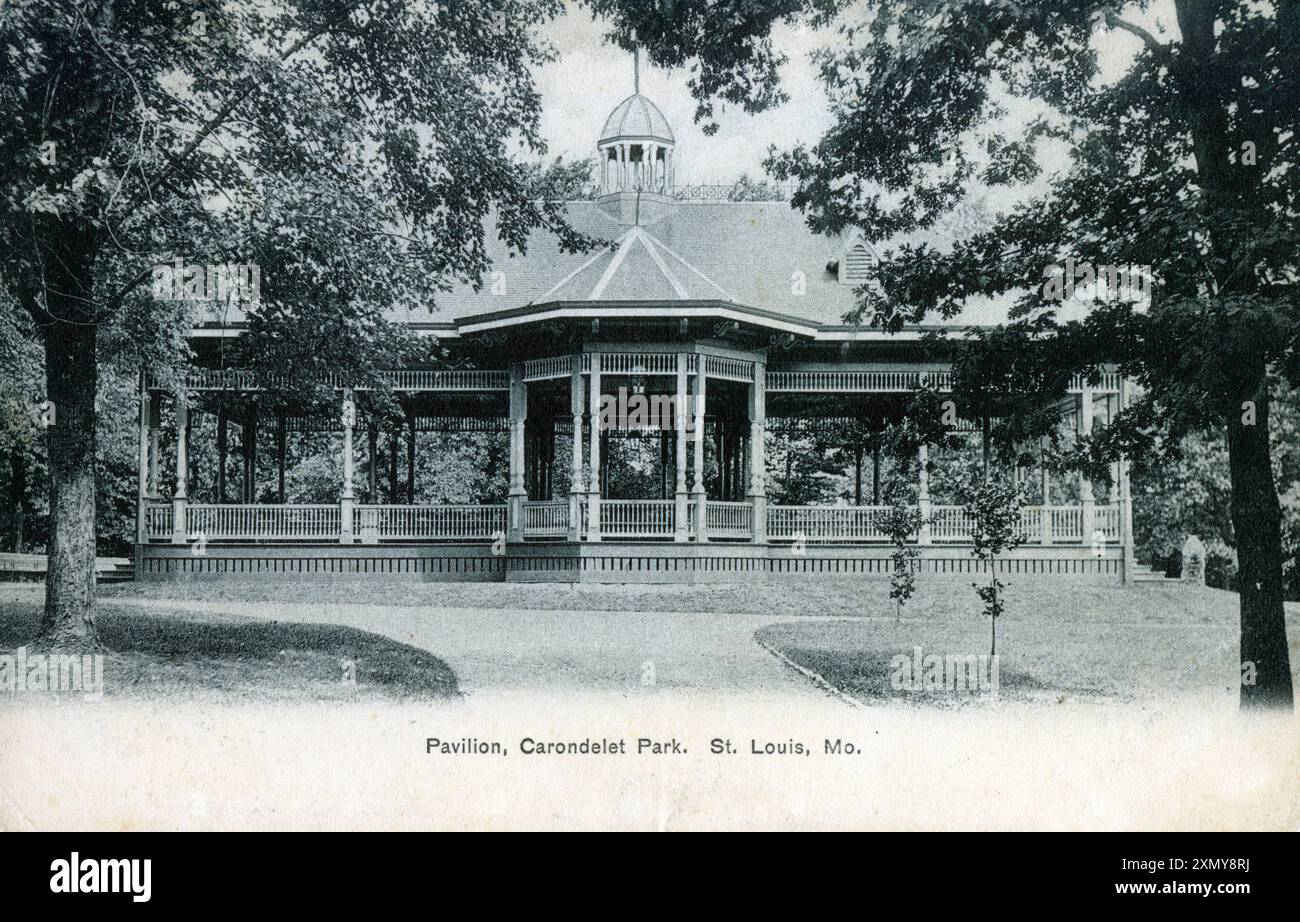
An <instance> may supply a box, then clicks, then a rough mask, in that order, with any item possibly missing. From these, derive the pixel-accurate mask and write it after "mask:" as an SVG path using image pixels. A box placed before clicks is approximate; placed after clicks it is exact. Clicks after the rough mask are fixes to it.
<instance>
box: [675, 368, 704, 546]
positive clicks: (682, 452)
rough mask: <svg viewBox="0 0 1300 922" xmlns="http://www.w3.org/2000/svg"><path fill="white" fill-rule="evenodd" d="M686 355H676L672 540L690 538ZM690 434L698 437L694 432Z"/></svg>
mask: <svg viewBox="0 0 1300 922" xmlns="http://www.w3.org/2000/svg"><path fill="white" fill-rule="evenodd" d="M687 403H688V400H687V396H686V353H684V352H679V353H677V399H676V400H674V401H673V452H674V459H675V463H674V467H675V468H676V475H677V476H676V479H677V485H676V488H675V490H674V492H673V515H674V517H673V523H674V525H673V540H674V541H686V540H687V539H688V538H689V537H690V524H689V523H688V522H687V516H688V515H689V514H690V503H689V502H688V494H687V492H686V408H687ZM692 434H695V435H698V433H696V432H695V431H694V430H692Z"/></svg>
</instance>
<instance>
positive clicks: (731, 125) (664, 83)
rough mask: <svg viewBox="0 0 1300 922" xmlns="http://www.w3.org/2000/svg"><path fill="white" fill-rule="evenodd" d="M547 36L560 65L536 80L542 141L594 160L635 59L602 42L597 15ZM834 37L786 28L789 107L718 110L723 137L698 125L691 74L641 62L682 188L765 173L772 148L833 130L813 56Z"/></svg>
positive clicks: (554, 27)
mask: <svg viewBox="0 0 1300 922" xmlns="http://www.w3.org/2000/svg"><path fill="white" fill-rule="evenodd" d="M543 34H544V35H545V36H546V37H547V38H548V39H549V40H550V41H551V42H552V43H553V44H554V45H555V47H556V49H557V50H558V51H559V53H560V57H559V60H557V61H555V62H553V63H551V64H550V65H548V66H546V67H544V68H542V69H541V70H540V71H539V72H538V74H537V88H538V90H539V92H540V93H541V94H542V136H543V137H544V138H545V139H546V142H547V144H548V145H549V147H550V152H549V156H556V155H560V154H563V155H564V158H565V159H566V160H573V159H580V158H582V157H590V156H595V153H596V138H597V136H598V135H599V134H600V129H601V128H602V127H604V124H605V119H606V118H607V117H608V116H609V113H610V112H612V111H613V109H614V107H615V106H616V105H618V104H619V102H620V101H622V100H623V99H624V98H625V97H627V96H629V95H631V93H632V56H631V55H630V54H628V53H627V52H625V51H622V50H620V49H618V48H615V47H614V46H613V45H607V44H604V43H603V42H602V40H601V36H602V34H603V30H602V29H601V27H600V24H599V23H597V22H593V20H592V18H591V14H590V13H589V12H586V11H584V10H578V9H575V10H573V11H571V12H570V13H569V14H568V15H567V16H565V17H563V18H562V19H559V20H557V21H556V22H555V23H552V24H551V25H550V26H549V27H548V28H546V29H545V30H544V31H543ZM829 38H830V36H829V34H820V35H819V34H815V33H812V32H810V31H808V30H804V29H800V30H797V31H796V30H793V29H788V28H786V29H782V30H780V31H779V32H778V39H779V46H780V47H781V49H782V50H783V51H785V52H786V54H787V55H789V57H790V62H789V63H788V64H787V65H786V67H785V69H784V70H783V72H782V74H781V77H782V80H781V85H782V88H783V89H784V90H785V92H786V93H787V94H788V95H789V96H790V102H789V103H788V104H786V105H785V106H782V107H780V108H778V109H775V110H772V111H769V112H765V113H763V114H762V115H758V116H751V115H748V114H746V113H745V112H744V111H743V110H741V109H739V108H737V107H729V108H728V109H726V110H723V109H722V107H721V106H718V107H716V112H715V119H716V121H717V122H718V125H719V128H718V133H717V134H715V135H713V136H712V137H705V135H704V133H703V132H702V131H700V129H699V128H698V127H697V126H696V125H695V122H694V114H695V101H694V100H693V99H691V95H690V93H689V92H688V90H687V88H686V82H687V80H688V79H689V78H690V74H689V73H688V72H687V71H686V70H685V69H678V70H675V71H670V70H660V69H659V68H653V67H650V66H649V64H647V62H646V60H645V57H644V56H642V60H641V94H642V95H643V96H645V97H647V98H648V99H650V100H651V101H652V102H653V103H655V105H657V106H658V107H659V108H660V110H662V112H663V114H664V117H665V118H667V119H668V124H669V125H670V126H671V127H672V129H673V134H674V135H676V136H677V149H676V153H675V154H674V155H673V163H674V166H675V168H676V172H677V182H678V183H705V182H713V181H718V182H732V181H734V180H736V179H737V178H739V176H740V174H741V173H748V174H749V175H750V176H751V177H758V176H761V175H762V172H763V169H762V166H761V164H762V161H763V158H764V157H765V156H766V155H767V149H768V146H769V145H771V144H775V145H776V146H777V147H778V148H780V149H788V148H790V147H793V146H794V145H796V144H798V143H799V142H801V141H807V142H809V143H812V142H815V141H816V140H817V139H818V138H819V137H821V135H822V132H823V131H825V129H826V128H827V127H828V126H829V123H830V118H829V115H828V114H827V111H826V98H825V96H824V95H823V93H822V91H821V87H820V86H819V85H818V83H817V82H816V79H815V74H814V71H813V68H812V65H811V64H810V63H809V62H808V52H809V51H811V50H812V49H813V48H815V47H818V46H819V45H820V44H822V43H824V42H826V41H827V40H828V39H829Z"/></svg>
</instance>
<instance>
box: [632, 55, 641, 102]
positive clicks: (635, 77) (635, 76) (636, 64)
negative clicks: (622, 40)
mask: <svg viewBox="0 0 1300 922" xmlns="http://www.w3.org/2000/svg"><path fill="white" fill-rule="evenodd" d="M632 92H633V93H637V94H640V92H641V46H640V45H633V46H632Z"/></svg>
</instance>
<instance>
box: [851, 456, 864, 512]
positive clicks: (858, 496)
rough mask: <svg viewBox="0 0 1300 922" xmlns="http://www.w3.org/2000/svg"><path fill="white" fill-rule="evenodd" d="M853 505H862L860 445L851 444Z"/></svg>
mask: <svg viewBox="0 0 1300 922" xmlns="http://www.w3.org/2000/svg"><path fill="white" fill-rule="evenodd" d="M853 505H855V506H861V505H862V446H861V445H854V446H853Z"/></svg>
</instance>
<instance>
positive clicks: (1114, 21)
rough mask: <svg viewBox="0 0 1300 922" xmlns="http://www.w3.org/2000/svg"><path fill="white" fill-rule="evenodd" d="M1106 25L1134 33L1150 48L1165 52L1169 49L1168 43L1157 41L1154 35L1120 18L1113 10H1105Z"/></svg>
mask: <svg viewBox="0 0 1300 922" xmlns="http://www.w3.org/2000/svg"><path fill="white" fill-rule="evenodd" d="M1106 25H1107V26H1108V27H1110V28H1112V29H1123V30H1124V31H1125V32H1128V33H1130V34H1131V35H1136V36H1137V37H1138V38H1140V39H1142V43H1143V44H1145V45H1146V46H1147V47H1148V48H1150V49H1151V50H1153V51H1160V52H1167V51H1168V50H1169V46H1168V45H1166V44H1165V43H1163V42H1161V41H1159V40H1158V39H1157V38H1156V37H1155V36H1154V35H1152V34H1151V33H1150V32H1148V31H1147V30H1146V29H1144V28H1142V27H1141V26H1138V25H1134V24H1133V23H1131V22H1127V21H1125V20H1123V19H1120V18H1119V17H1118V16H1116V15H1115V11H1114V10H1107V11H1106Z"/></svg>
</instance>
